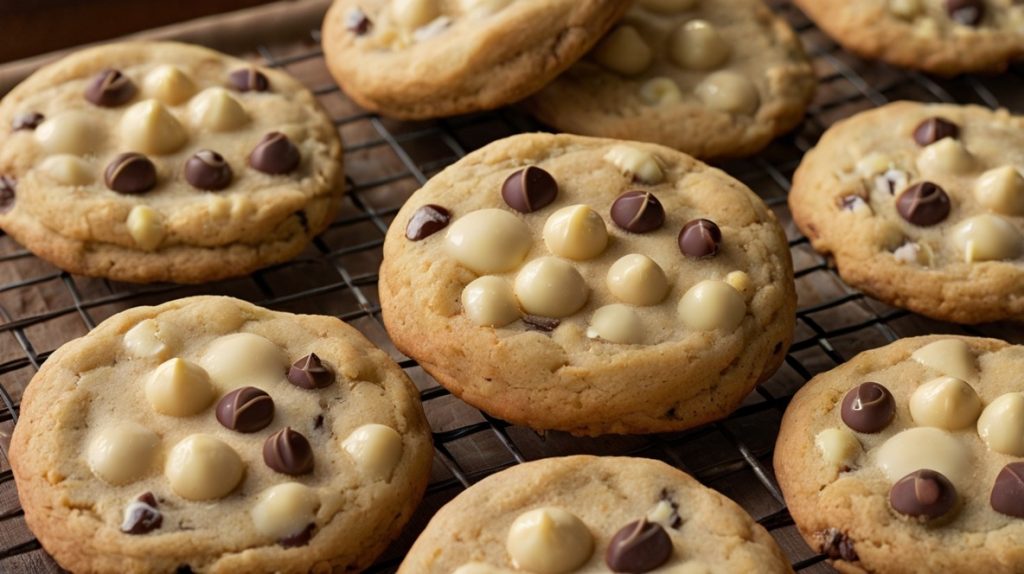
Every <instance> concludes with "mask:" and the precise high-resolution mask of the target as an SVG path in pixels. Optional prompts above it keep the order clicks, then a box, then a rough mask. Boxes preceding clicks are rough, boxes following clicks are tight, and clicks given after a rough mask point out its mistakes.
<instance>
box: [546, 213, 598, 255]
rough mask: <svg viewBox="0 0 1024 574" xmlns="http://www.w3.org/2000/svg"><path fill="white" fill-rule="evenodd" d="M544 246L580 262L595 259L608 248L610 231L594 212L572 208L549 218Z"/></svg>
mask: <svg viewBox="0 0 1024 574" xmlns="http://www.w3.org/2000/svg"><path fill="white" fill-rule="evenodd" d="M544 244H545V245H547V247H548V250H549V251H551V252H552V253H554V254H555V255H558V256H561V257H567V258H569V259H575V260H577V261H583V260H586V259H593V258H594V257H597V256H598V255H600V254H601V252H602V251H604V248H605V247H606V246H607V245H608V229H607V228H606V227H605V224H604V220H603V219H601V216H600V215H598V213H597V212H596V211H594V210H593V209H590V208H589V207H587V206H586V205H570V206H568V207H563V208H561V209H559V210H558V211H556V212H554V213H552V214H551V216H550V217H548V220H547V221H546V222H545V223H544Z"/></svg>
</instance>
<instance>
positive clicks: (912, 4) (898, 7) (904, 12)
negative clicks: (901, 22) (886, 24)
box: [889, 0, 921, 20]
mask: <svg viewBox="0 0 1024 574" xmlns="http://www.w3.org/2000/svg"><path fill="white" fill-rule="evenodd" d="M889 11H890V12H892V13H893V14H895V15H897V16H899V17H900V18H904V19H906V20H912V19H914V17H915V16H917V15H918V14H920V13H921V0H889Z"/></svg>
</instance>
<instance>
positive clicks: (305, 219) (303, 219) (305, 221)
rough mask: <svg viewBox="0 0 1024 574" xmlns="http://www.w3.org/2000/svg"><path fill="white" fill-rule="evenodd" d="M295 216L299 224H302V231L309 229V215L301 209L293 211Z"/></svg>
mask: <svg viewBox="0 0 1024 574" xmlns="http://www.w3.org/2000/svg"><path fill="white" fill-rule="evenodd" d="M295 217H297V218H299V225H301V226H302V230H303V231H307V232H308V231H309V216H307V215H306V212H305V211H304V210H302V209H300V210H298V211H296V212H295Z"/></svg>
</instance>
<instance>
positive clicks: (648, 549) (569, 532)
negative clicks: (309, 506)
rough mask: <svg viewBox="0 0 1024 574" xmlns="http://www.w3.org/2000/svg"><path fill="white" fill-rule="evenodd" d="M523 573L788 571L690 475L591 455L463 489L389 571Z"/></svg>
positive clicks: (749, 526) (761, 536) (763, 539)
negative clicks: (398, 565)
mask: <svg viewBox="0 0 1024 574" xmlns="http://www.w3.org/2000/svg"><path fill="white" fill-rule="evenodd" d="M516 565H518V566H519V567H518V568H516ZM522 570H529V571H535V572H548V573H552V574H569V573H584V572H608V571H609V570H611V571H615V572H637V573H640V572H663V571H671V572H679V573H682V574H701V573H707V572H720V573H724V574H730V573H737V574H738V573H741V572H755V571H756V572H779V573H781V572H792V569H791V568H790V566H789V563H788V562H787V561H786V559H785V557H784V556H783V554H782V551H781V550H780V549H779V547H778V546H777V545H776V543H775V541H774V540H773V539H772V537H771V536H770V535H769V534H768V533H767V532H766V531H765V530H764V528H762V527H761V526H759V525H758V524H756V523H755V522H754V521H753V520H752V519H751V518H750V516H749V515H748V514H747V513H746V512H745V511H744V510H743V509H742V508H740V507H739V506H738V505H737V504H736V503H734V502H733V501H731V500H729V499H728V498H726V497H724V496H722V495H721V494H719V493H717V492H715V491H713V490H711V489H709V488H707V487H705V486H703V485H701V484H700V483H698V482H697V481H696V480H694V479H693V478H691V477H690V476H689V475H687V474H685V473H683V472H682V471H679V470H677V469H675V468H672V467H670V466H668V465H667V464H665V463H663V462H660V461H656V460H650V459H644V458H626V457H594V456H569V457H563V458H549V459H544V460H539V461H533V462H527V463H524V464H519V465H516V466H513V467H512V468H509V469H507V470H504V471H502V472H499V473H498V474H495V475H493V476H490V477H488V478H485V479H484V480H482V481H480V482H479V483H477V484H475V485H473V486H472V487H470V488H469V489H468V490H466V491H464V492H462V493H461V494H459V496H457V497H456V498H455V499H454V500H452V501H451V502H449V503H448V504H447V505H445V506H444V507H443V508H442V509H441V510H440V511H438V513H437V514H436V515H434V518H433V519H432V520H431V521H430V524H428V525H427V528H426V529H425V530H424V531H423V533H422V534H421V535H420V537H419V539H417V541H416V543H415V544H414V545H413V547H412V549H411V550H410V551H409V554H408V555H407V556H406V558H405V561H403V562H402V565H401V567H400V568H399V570H398V571H399V572H400V573H401V574H452V573H458V574H506V573H510V572H518V571H522Z"/></svg>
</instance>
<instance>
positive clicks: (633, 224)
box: [612, 191, 665, 233]
mask: <svg viewBox="0 0 1024 574" xmlns="http://www.w3.org/2000/svg"><path fill="white" fill-rule="evenodd" d="M612 221H614V222H615V225H618V226H619V228H621V229H624V230H626V231H629V232H632V233H647V232H648V231H654V230H655V229H658V228H659V227H661V226H662V225H664V224H665V208H664V207H662V205H661V202H660V201H658V198H657V197H654V194H653V193H651V192H649V191H627V192H626V193H623V194H622V195H620V196H619V197H617V198H615V202H614V203H612Z"/></svg>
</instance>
